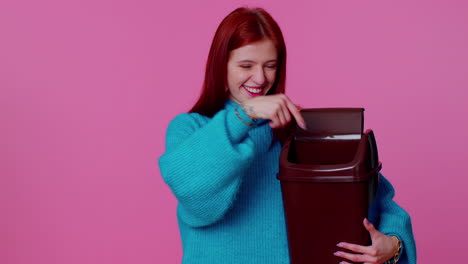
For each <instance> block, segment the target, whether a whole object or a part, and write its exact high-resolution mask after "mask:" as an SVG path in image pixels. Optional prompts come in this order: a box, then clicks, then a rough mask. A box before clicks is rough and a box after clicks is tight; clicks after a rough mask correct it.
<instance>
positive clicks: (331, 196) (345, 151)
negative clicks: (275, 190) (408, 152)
mask: <svg viewBox="0 0 468 264" xmlns="http://www.w3.org/2000/svg"><path fill="white" fill-rule="evenodd" d="M363 113H364V109H363V108H320V109H303V110H301V114H302V115H303V117H304V119H305V121H306V124H307V130H303V129H301V128H299V127H297V128H296V130H295V132H294V133H293V134H292V136H291V137H290V138H289V140H288V141H287V142H286V143H285V145H284V146H283V149H282V152H281V156H280V169H279V173H278V177H277V178H278V179H279V180H280V182H281V191H282V196H283V205H284V211H285V218H286V226H287V232H288V243H289V253H290V258H291V263H293V264H329V263H330V264H332V263H333V264H336V263H339V261H340V260H341V258H339V257H336V256H334V255H333V253H334V252H335V251H337V250H339V249H340V248H338V247H337V246H336V244H337V243H338V242H341V241H345V242H350V243H355V244H360V245H369V244H370V242H371V241H370V237H369V233H368V231H367V230H366V229H365V228H364V225H363V223H362V221H363V219H364V218H365V217H367V212H368V207H369V205H370V203H371V202H372V200H373V198H374V196H375V194H376V191H377V184H378V178H379V171H380V169H381V168H382V164H381V163H380V162H379V158H378V153H377V146H376V142H375V138H374V134H373V132H372V130H367V131H366V132H364V133H363V125H364V115H363ZM341 250H343V249H341Z"/></svg>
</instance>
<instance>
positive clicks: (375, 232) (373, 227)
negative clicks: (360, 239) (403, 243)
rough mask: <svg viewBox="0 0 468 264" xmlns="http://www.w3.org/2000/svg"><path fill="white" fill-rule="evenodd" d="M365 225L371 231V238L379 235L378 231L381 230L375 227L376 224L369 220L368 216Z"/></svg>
mask: <svg viewBox="0 0 468 264" xmlns="http://www.w3.org/2000/svg"><path fill="white" fill-rule="evenodd" d="M363 222H364V227H365V228H366V229H367V231H369V234H370V236H371V238H372V239H373V238H374V236H375V235H377V233H378V232H379V231H377V229H375V226H374V225H373V224H372V223H371V222H369V220H367V218H364V221H363Z"/></svg>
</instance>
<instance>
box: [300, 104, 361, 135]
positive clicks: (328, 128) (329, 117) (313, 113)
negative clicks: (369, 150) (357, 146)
mask: <svg viewBox="0 0 468 264" xmlns="http://www.w3.org/2000/svg"><path fill="white" fill-rule="evenodd" d="M301 114H302V116H303V117H304V120H305V122H306V125H307V130H303V129H302V128H300V127H299V126H297V127H296V131H295V132H294V136H295V137H296V138H302V137H305V138H310V137H313V138H315V137H319V138H321V137H323V138H326V137H335V138H337V137H340V136H341V137H349V138H353V139H356V140H359V139H360V138H361V135H362V133H363V128H364V108H308V109H302V110H301Z"/></svg>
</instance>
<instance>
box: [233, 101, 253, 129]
mask: <svg viewBox="0 0 468 264" xmlns="http://www.w3.org/2000/svg"><path fill="white" fill-rule="evenodd" d="M234 109H235V112H236V116H237V118H239V119H240V121H242V122H244V124H246V125H248V126H251V125H254V123H249V122H247V121H245V120H244V119H242V117H241V116H240V114H239V112H237V106H235V107H234Z"/></svg>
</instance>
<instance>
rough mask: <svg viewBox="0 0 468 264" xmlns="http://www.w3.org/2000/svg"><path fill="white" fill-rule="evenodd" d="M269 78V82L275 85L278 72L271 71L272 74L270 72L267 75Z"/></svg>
mask: <svg viewBox="0 0 468 264" xmlns="http://www.w3.org/2000/svg"><path fill="white" fill-rule="evenodd" d="M267 76H268V77H267V78H268V81H269V82H270V83H273V82H274V81H275V78H276V71H271V72H268V74H267Z"/></svg>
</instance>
